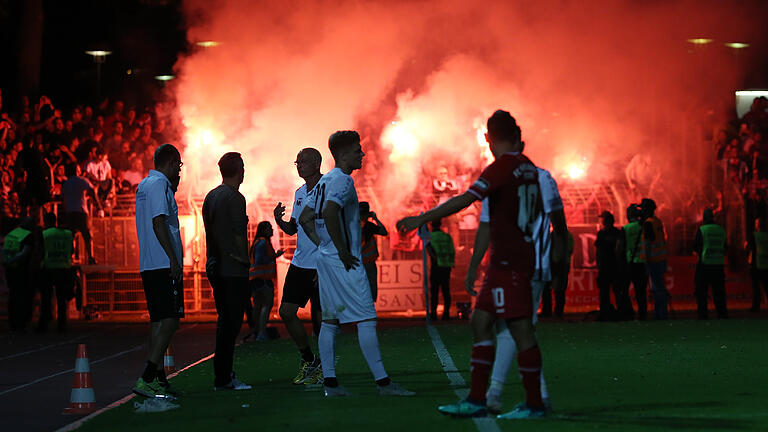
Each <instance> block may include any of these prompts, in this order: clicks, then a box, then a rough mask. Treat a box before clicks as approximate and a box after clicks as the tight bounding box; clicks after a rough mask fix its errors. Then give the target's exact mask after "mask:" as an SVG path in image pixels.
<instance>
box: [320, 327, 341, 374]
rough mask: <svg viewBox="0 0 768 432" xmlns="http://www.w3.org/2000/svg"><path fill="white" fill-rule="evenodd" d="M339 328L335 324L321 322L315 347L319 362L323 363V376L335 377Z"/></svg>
mask: <svg viewBox="0 0 768 432" xmlns="http://www.w3.org/2000/svg"><path fill="white" fill-rule="evenodd" d="M339 331H341V328H340V327H339V326H338V325H336V324H328V323H326V322H323V323H322V325H321V326H320V335H319V336H318V338H317V348H318V351H320V363H321V364H322V365H323V378H336V365H335V361H336V335H338V334H339Z"/></svg>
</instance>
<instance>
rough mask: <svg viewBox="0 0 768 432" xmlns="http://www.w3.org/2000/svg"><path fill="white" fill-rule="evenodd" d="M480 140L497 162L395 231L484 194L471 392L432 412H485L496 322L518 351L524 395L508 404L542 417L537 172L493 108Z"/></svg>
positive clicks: (512, 128)
mask: <svg viewBox="0 0 768 432" xmlns="http://www.w3.org/2000/svg"><path fill="white" fill-rule="evenodd" d="M485 138H486V140H487V141H488V144H489V145H490V148H491V152H492V153H493V155H494V157H495V158H496V160H495V161H494V162H493V163H491V164H490V165H488V167H486V168H485V170H483V172H482V173H481V174H480V177H479V178H478V179H477V181H475V183H473V184H472V186H471V187H470V188H469V190H467V191H466V192H464V193H463V194H462V195H458V196H455V197H453V198H451V199H449V200H448V201H446V202H445V203H443V204H442V205H439V206H437V207H435V208H433V209H431V210H429V211H427V212H426V213H424V214H422V215H420V216H411V217H407V218H404V219H401V220H400V221H398V222H397V228H398V229H399V230H401V231H410V230H412V229H415V228H417V227H419V226H421V225H423V224H425V223H427V222H430V221H433V220H436V219H442V218H444V217H446V216H449V215H451V214H454V213H456V212H458V211H460V210H461V209H463V208H465V207H467V206H469V205H470V204H472V202H474V201H475V200H478V199H483V198H485V197H488V200H489V210H490V222H489V226H490V239H491V240H490V250H491V265H490V268H489V269H488V272H487V274H486V276H485V280H484V282H483V286H482V288H481V289H480V293H479V295H478V298H477V303H476V304H475V311H474V313H473V314H472V321H471V325H472V332H473V335H474V345H473V347H472V359H471V390H470V393H469V396H468V397H467V399H465V400H462V401H459V402H458V403H456V404H452V405H443V406H440V407H439V408H438V410H439V411H440V412H442V413H444V414H449V415H453V416H460V417H477V416H485V415H486V414H487V410H486V406H485V392H486V389H487V387H488V377H489V375H490V371H491V366H492V365H493V357H494V344H493V339H494V328H495V326H494V324H495V322H496V320H497V319H503V320H506V322H507V327H508V328H509V331H510V333H511V334H512V337H513V338H514V339H515V343H516V344H517V346H518V348H519V352H518V356H517V363H518V366H519V369H520V373H521V374H522V376H523V387H524V388H525V393H526V401H525V403H523V404H520V405H518V406H517V407H516V408H515V411H514V412H515V413H516V418H536V417H542V416H544V414H545V413H546V409H545V408H544V403H543V402H542V400H541V388H540V382H539V376H540V373H541V352H540V351H539V347H538V343H537V341H536V334H535V331H534V326H533V324H532V321H531V318H532V316H533V314H534V313H535V311H534V310H533V298H532V289H531V276H532V274H533V270H534V265H535V254H534V245H533V243H532V235H533V225H534V222H535V221H536V217H537V216H538V214H539V213H540V212H541V211H542V202H541V196H540V193H539V184H538V171H537V169H536V166H535V165H534V164H533V163H532V162H531V161H530V160H529V159H528V158H527V157H525V156H524V155H523V154H522V153H521V152H522V150H523V146H524V144H523V142H522V141H521V139H520V128H519V127H518V126H517V122H516V121H515V119H514V118H513V117H512V116H511V115H510V114H509V113H508V112H506V111H502V110H498V111H496V112H495V113H493V115H492V116H491V117H490V118H488V133H487V134H486V135H485ZM472 294H473V295H474V294H475V293H472ZM506 418H510V415H509V414H507V415H506Z"/></svg>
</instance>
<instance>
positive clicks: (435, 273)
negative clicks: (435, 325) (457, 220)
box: [427, 219, 456, 321]
mask: <svg viewBox="0 0 768 432" xmlns="http://www.w3.org/2000/svg"><path fill="white" fill-rule="evenodd" d="M427 252H428V253H429V256H430V257H431V258H432V267H431V268H430V271H429V297H430V298H429V306H430V309H429V310H430V312H429V317H430V319H431V320H436V319H437V295H438V290H442V292H443V307H444V308H443V320H444V321H446V320H449V319H450V318H451V315H450V310H451V284H450V282H451V268H453V267H454V265H455V259H456V251H455V250H454V248H453V239H452V238H451V235H450V234H448V233H446V232H443V231H442V230H440V219H438V220H435V221H433V222H432V233H431V234H430V238H429V241H428V242H427Z"/></svg>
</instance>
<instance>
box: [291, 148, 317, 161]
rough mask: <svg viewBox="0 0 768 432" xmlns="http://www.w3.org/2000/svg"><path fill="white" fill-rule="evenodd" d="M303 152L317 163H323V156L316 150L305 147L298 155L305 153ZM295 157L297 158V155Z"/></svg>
mask: <svg viewBox="0 0 768 432" xmlns="http://www.w3.org/2000/svg"><path fill="white" fill-rule="evenodd" d="M305 152H306V153H307V154H310V155H312V157H313V158H315V159H317V161H318V162H322V161H323V155H322V154H320V152H319V151H318V150H317V149H316V148H312V147H305V148H303V149H301V150H300V151H299V154H302V153H305ZM297 157H298V155H297Z"/></svg>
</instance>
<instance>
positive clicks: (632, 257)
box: [622, 204, 648, 321]
mask: <svg viewBox="0 0 768 432" xmlns="http://www.w3.org/2000/svg"><path fill="white" fill-rule="evenodd" d="M627 221H628V223H627V224H626V225H624V227H623V228H622V229H623V230H624V248H625V251H626V254H627V269H628V274H627V277H628V279H629V280H628V282H629V284H632V286H634V288H635V301H636V302H637V319H639V320H640V321H645V317H646V315H647V313H648V272H647V271H646V270H645V249H644V248H642V247H640V244H641V237H642V232H643V226H642V225H641V224H640V209H639V206H638V205H637V204H630V205H629V207H627ZM629 284H628V285H627V288H629Z"/></svg>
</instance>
